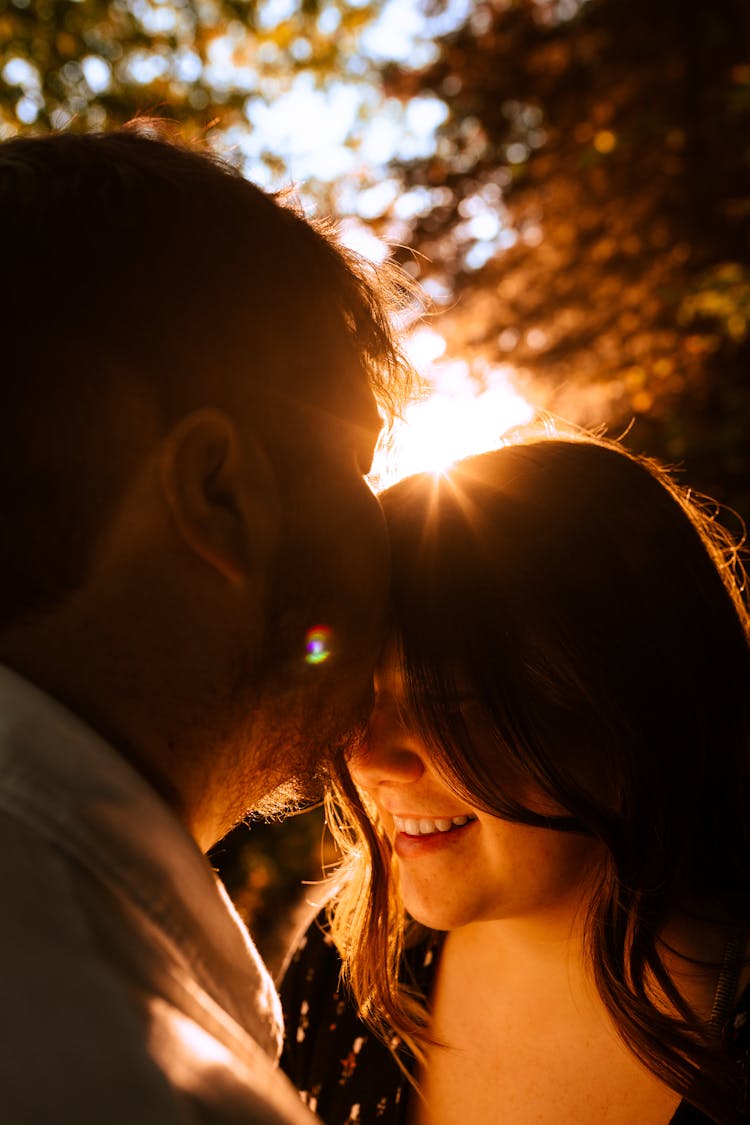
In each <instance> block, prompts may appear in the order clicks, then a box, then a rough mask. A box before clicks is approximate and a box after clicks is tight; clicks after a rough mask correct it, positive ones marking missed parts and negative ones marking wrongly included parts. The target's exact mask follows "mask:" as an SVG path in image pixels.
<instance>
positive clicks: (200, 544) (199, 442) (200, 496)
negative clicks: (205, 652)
mask: <svg viewBox="0 0 750 1125" xmlns="http://www.w3.org/2000/svg"><path fill="white" fill-rule="evenodd" d="M261 478H262V479H261ZM161 485H162V489H163V492H164V496H165V499H166V502H167V505H168V507H169V509H170V512H171V515H172V519H173V522H174V527H175V530H176V531H177V533H178V535H179V536H180V537H181V539H182V540H183V541H184V543H185V544H186V545H187V546H188V547H189V548H190V550H192V551H193V552H194V554H195V555H197V556H198V557H199V558H201V559H203V560H204V562H206V563H207V564H208V565H209V566H211V567H213V569H214V570H216V571H218V572H219V573H220V574H221V575H223V576H224V578H226V579H227V580H228V581H229V582H231V583H232V584H233V585H236V586H241V585H244V584H245V582H246V581H247V580H248V578H249V576H250V574H251V573H252V572H253V571H257V569H258V567H259V566H260V565H263V564H264V563H265V562H266V558H265V556H267V555H268V553H269V551H270V550H271V546H272V545H271V542H270V541H271V540H272V539H275V533H276V526H277V518H276V516H277V513H276V507H277V502H276V496H275V488H274V487H273V481H272V475H271V471H270V467H269V466H268V463H267V461H266V460H265V458H264V457H263V456H262V455H261V453H260V451H259V450H258V449H256V448H255V447H254V446H253V447H252V448H250V447H249V443H248V441H247V440H246V441H244V442H243V441H242V440H241V438H240V435H239V432H238V429H237V426H236V425H235V423H234V422H233V421H232V419H231V418H230V417H228V415H226V414H225V413H224V412H223V411H221V410H219V409H218V408H215V407H204V408H202V409H200V410H196V411H194V412H193V413H191V414H188V415H187V416H186V417H184V418H181V419H180V421H179V422H178V423H177V424H176V425H175V426H174V427H173V429H172V430H171V431H170V432H169V434H168V435H167V437H166V438H165V439H164V443H163V448H162V456H161Z"/></svg>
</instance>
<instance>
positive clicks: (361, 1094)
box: [280, 916, 750, 1125]
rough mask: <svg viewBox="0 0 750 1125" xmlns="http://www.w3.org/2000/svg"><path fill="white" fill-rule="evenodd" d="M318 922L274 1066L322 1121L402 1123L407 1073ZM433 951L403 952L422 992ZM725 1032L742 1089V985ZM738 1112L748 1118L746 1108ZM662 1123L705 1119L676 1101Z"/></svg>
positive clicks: (296, 977) (293, 976)
mask: <svg viewBox="0 0 750 1125" xmlns="http://www.w3.org/2000/svg"><path fill="white" fill-rule="evenodd" d="M324 924H325V923H324V920H323V918H322V916H319V918H318V919H316V921H314V922H313V923H312V925H311V926H310V927H309V928H308V930H307V932H306V933H305V936H304V937H303V939H302V941H301V942H300V944H299V945H298V947H297V949H296V950H295V952H294V954H293V956H292V959H291V961H290V962H289V965H288V967H287V970H286V973H285V974H284V978H283V980H282V983H281V989H280V991H281V1002H282V1005H283V1008H284V1019H285V1023H286V1039H285V1043H284V1051H283V1054H282V1056H281V1066H282V1069H283V1070H284V1071H285V1072H286V1073H287V1075H288V1076H289V1078H290V1079H291V1081H292V1082H293V1084H294V1085H295V1086H296V1087H297V1089H298V1090H299V1091H300V1095H301V1097H302V1100H303V1101H304V1102H305V1103H306V1105H308V1106H309V1107H310V1109H312V1110H313V1111H314V1112H315V1113H317V1114H318V1116H319V1117H320V1118H321V1120H322V1121H324V1122H325V1125H354V1123H359V1125H405V1123H406V1111H407V1106H408V1101H409V1094H410V1091H411V1086H410V1084H409V1081H408V1079H407V1078H406V1076H405V1075H404V1073H403V1072H402V1070H401V1069H400V1067H399V1066H398V1064H397V1062H396V1060H395V1059H394V1056H393V1054H392V1053H391V1051H390V1050H389V1048H388V1047H387V1046H386V1045H385V1043H383V1042H382V1041H381V1040H380V1039H379V1038H378V1037H377V1036H376V1035H375V1034H374V1033H373V1032H372V1031H371V1030H370V1029H369V1028H368V1027H367V1026H366V1025H365V1024H364V1023H362V1021H361V1020H360V1019H359V1017H358V1015H357V1009H356V1006H355V1004H354V1001H353V999H352V998H351V996H350V995H348V994H347V993H346V991H345V990H344V989H343V988H342V986H341V984H340V981H339V973H340V970H341V961H340V959H339V955H338V952H337V950H336V948H335V946H334V945H333V943H332V941H331V940H330V938H329V937H328V935H327V934H326V933H325V932H324V929H323V927H324ZM439 951H440V942H439V940H436V939H435V938H433V939H431V940H430V941H427V942H423V943H422V944H421V945H418V946H415V948H414V949H412V950H410V951H409V953H408V954H407V958H408V961H409V963H410V970H411V972H412V973H413V975H414V978H415V983H416V984H418V986H419V987H420V988H421V989H422V991H423V992H424V993H425V994H429V992H430V989H431V985H432V980H433V976H434V972H435V968H436V965H437V959H438V956H439ZM725 1036H726V1038H727V1039H728V1040H729V1042H730V1043H731V1045H732V1048H733V1051H734V1052H735V1054H736V1057H737V1060H738V1065H739V1066H741V1068H742V1072H743V1075H744V1080H745V1088H746V1090H747V1083H748V1079H749V1078H750V988H747V989H745V991H744V992H743V994H742V996H741V998H740V1001H739V1003H738V1004H737V1006H736V1007H735V1009H734V1012H733V1013H732V1015H731V1016H730V1018H729V1020H728V1022H727V1024H726V1026H725ZM392 1046H393V1048H394V1049H395V1050H396V1051H397V1052H398V1053H399V1057H400V1058H401V1060H402V1062H403V1064H404V1066H405V1067H406V1069H407V1070H409V1071H411V1070H412V1068H413V1066H414V1057H413V1055H412V1054H411V1052H410V1051H408V1050H407V1048H406V1047H405V1046H404V1045H403V1044H402V1043H400V1041H399V1040H398V1038H397V1037H396V1036H394V1038H393V1040H392ZM746 1109H747V1107H746ZM744 1119H745V1118H743V1120H744ZM746 1119H747V1120H748V1121H750V1112H749V1113H748V1115H747V1118H746ZM670 1125H711V1119H710V1118H709V1117H707V1116H706V1115H705V1114H704V1113H702V1112H701V1111H700V1110H697V1109H695V1108H694V1107H692V1106H690V1105H689V1104H688V1103H687V1102H682V1103H681V1104H680V1106H679V1107H678V1109H677V1111H676V1113H675V1114H674V1116H673V1117H672V1120H671V1122H670Z"/></svg>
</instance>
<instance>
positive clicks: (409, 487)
mask: <svg viewBox="0 0 750 1125" xmlns="http://www.w3.org/2000/svg"><path fill="white" fill-rule="evenodd" d="M382 499H383V504H384V508H385V512H386V517H387V521H388V526H389V530H390V536H391V542H392V551H393V633H392V638H391V641H390V643H389V645H388V646H387V648H386V651H385V653H384V655H383V658H382V660H381V663H380V666H379V669H378V675H377V680H376V701H375V707H374V711H373V715H372V720H371V723H370V727H369V732H368V737H367V739H366V744H365V745H364V746H363V747H361V748H359V749H358V750H357V751H356V752H353V753H352V755H351V756H350V759H349V762H348V765H347V766H346V767H342V769H341V772H340V776H339V777H338V779H337V798H338V806H339V809H340V810H341V811H340V813H339V814H338V821H337V823H338V828H337V832H338V835H339V838H340V842H341V844H342V847H343V849H344V854H345V865H344V871H343V877H342V882H341V885H340V887H339V890H338V892H337V894H336V896H335V898H334V900H333V902H332V903H331V905H330V908H329V912H330V914H331V935H332V936H329V935H328V934H326V933H325V932H324V930H323V923H322V920H319V921H318V922H316V923H315V924H314V925H313V926H312V927H310V929H309V931H308V934H307V937H306V940H305V941H304V943H303V945H302V947H301V948H300V949H299V950H298V951H297V953H296V955H295V958H294V959H293V960H292V963H291V965H290V968H289V970H288V972H287V976H286V979H285V982H284V985H283V989H282V996H283V999H284V1002H285V1007H286V1017H287V1026H288V1035H289V1038H288V1043H287V1047H286V1051H285V1056H284V1060H285V1061H284V1065H285V1067H286V1069H287V1071H288V1073H289V1074H290V1076H291V1077H292V1080H293V1081H295V1082H296V1084H297V1085H298V1087H299V1088H300V1089H301V1090H302V1091H303V1092H304V1096H305V1097H306V1100H308V1102H310V1103H311V1104H312V1105H313V1106H314V1107H315V1108H316V1109H317V1112H318V1113H319V1114H320V1115H321V1117H322V1118H323V1120H324V1121H326V1123H327V1125H343V1123H344V1122H346V1121H362V1122H370V1121H384V1122H403V1123H407V1125H456V1123H458V1122H464V1121H466V1122H471V1123H474V1122H482V1123H483V1125H484V1123H492V1122H498V1123H499V1122H503V1123H504V1125H516V1123H527V1122H550V1123H555V1125H560V1123H567V1122H570V1123H575V1125H589V1123H590V1125H602V1123H603V1122H606V1123H607V1125H666V1123H667V1122H670V1121H672V1122H674V1123H675V1125H687V1123H688V1122H707V1121H714V1122H720V1123H721V1125H734V1123H736V1122H741V1121H747V1120H750V1115H749V1114H748V1104H747V1103H748V1090H747V1087H748V1073H749V1072H750V1068H749V1067H748V1056H749V1054H750V1019H748V1009H749V1008H750V989H747V986H748V982H749V981H750V974H749V972H748V963H747V961H746V945H747V939H748V928H749V926H750V846H749V841H748V825H749V824H750V818H749V817H748V812H749V811H750V810H749V809H748V804H749V801H748V775H749V754H750V733H749V732H750V722H749V718H748V700H749V697H750V690H749V687H750V648H749V645H748V636H749V632H750V631H749V629H748V615H747V611H746V608H745V607H744V605H743V603H742V599H741V593H740V586H739V582H738V579H737V573H738V570H739V567H738V565H732V564H733V563H734V564H736V563H737V559H736V552H734V551H733V550H732V548H731V544H729V543H728V541H727V539H726V537H723V536H722V534H721V532H720V530H719V528H718V527H717V526H715V525H713V524H712V523H711V521H710V520H709V519H708V518H707V517H706V516H705V515H704V513H703V512H702V510H701V509H700V508H699V507H698V506H697V505H696V504H695V503H693V502H692V501H691V500H690V498H689V496H688V495H687V494H686V493H683V492H681V491H680V490H679V489H678V488H677V486H676V485H675V484H674V483H673V481H672V480H671V478H670V477H669V476H668V475H667V474H666V473H664V472H663V471H662V470H661V469H660V468H659V467H657V466H656V465H655V464H653V463H652V462H649V461H647V460H645V459H638V458H636V457H634V456H632V455H630V454H628V453H627V452H626V451H625V450H623V449H622V448H621V447H619V446H617V445H616V444H615V443H612V442H608V441H604V440H598V439H593V438H592V439H589V438H586V439H583V438H578V439H557V438H540V439H532V440H529V441H526V442H524V443H519V444H513V445H509V446H507V447H505V448H503V449H501V450H499V451H497V452H495V453H489V454H484V455H481V456H478V457H473V458H470V459H468V460H466V461H464V462H462V463H461V464H460V465H458V466H456V467H455V468H454V470H453V471H451V473H450V474H449V475H448V476H447V477H446V478H444V479H435V478H434V477H433V476H431V475H430V474H423V475H419V476H416V477H413V478H410V479H407V480H405V481H402V482H401V483H400V484H398V485H396V486H395V487H394V488H392V489H390V490H389V491H388V492H387V493H385V494H384V496H383V497H382ZM347 824H350V825H353V827H352V828H351V829H347V828H346V825H347ZM332 941H334V942H335V946H334V945H333V944H332ZM336 947H337V948H336ZM337 949H338V952H337ZM339 953H340V956H341V958H342V960H343V968H344V983H342V984H341V985H339V980H338V978H339V969H340V962H339ZM407 1074H408V1075H409V1077H408V1078H407V1077H406V1075H407Z"/></svg>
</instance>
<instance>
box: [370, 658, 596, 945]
mask: <svg viewBox="0 0 750 1125" xmlns="http://www.w3.org/2000/svg"><path fill="white" fill-rule="evenodd" d="M405 713H406V697H405V689H404V683H403V676H402V671H401V667H400V662H399V659H398V651H397V649H396V647H395V645H391V646H389V647H388V649H386V653H385V655H384V656H383V658H382V659H381V662H380V664H379V666H378V669H377V673H376V676H375V705H374V708H373V713H372V718H371V721H370V727H369V736H368V740H367V745H366V747H365V748H364V749H363V751H362V752H361V753H359V754H357V755H356V756H355V757H354V758H353V759H352V760H351V761H350V763H349V768H350V771H351V774H352V777H353V779H354V781H355V783H356V784H357V786H358V787H359V788H360V789H361V790H363V791H364V793H365V794H366V796H367V797H369V798H370V800H371V801H372V803H373V804H374V806H375V808H376V809H377V815H378V818H379V819H380V821H381V822H382V824H383V827H384V829H385V831H386V833H387V835H388V838H389V839H390V841H391V844H392V847H393V851H394V855H395V856H396V863H397V865H398V870H399V877H400V887H401V895H402V898H403V902H404V906H405V907H406V909H407V910H408V912H409V913H410V914H411V915H412V917H413V918H415V919H416V920H417V921H418V922H421V923H423V924H424V925H426V926H430V927H432V928H433V929H438V930H452V929H456V928H458V927H459V926H465V925H468V924H470V923H472V922H480V921H496V920H500V919H509V918H516V919H519V920H520V919H524V920H527V921H529V922H540V923H543V925H544V928H545V932H549V934H550V936H551V930H550V927H553V928H554V927H555V926H556V925H559V926H562V927H563V929H564V930H565V929H567V930H568V931H569V929H570V926H571V924H572V921H573V920H574V919H575V917H576V916H577V913H578V911H579V908H580V907H581V906H582V905H585V902H586V887H587V886H590V883H589V882H588V881H587V875H589V874H590V873H591V872H592V870H593V869H594V866H595V860H596V856H597V849H598V845H597V844H596V842H595V841H593V840H591V839H590V838H589V837H584V836H580V835H576V834H571V833H563V832H555V831H551V830H549V829H547V828H535V827H531V826H529V825H525V824H518V823H514V822H513V821H509V820H502V819H500V818H499V817H495V816H490V815H489V814H488V813H485V812H482V811H480V810H478V809H476V808H473V807H472V806H471V805H470V804H467V802H466V800H465V799H463V798H461V797H459V796H457V795H456V794H455V793H454V792H453V790H452V789H450V788H449V787H448V786H447V785H446V784H445V782H444V781H443V780H442V779H441V778H440V777H439V776H438V774H437V773H436V772H435V770H434V769H433V766H432V764H431V754H430V751H429V749H428V748H427V747H426V746H425V744H424V742H423V741H422V740H421V739H420V737H419V735H418V734H417V733H416V732H415V730H413V729H412V728H411V727H410V725H409V724H408V720H405V719H404V717H403V716H404V714H405ZM516 796H520V797H521V799H522V800H524V801H525V802H526V803H527V805H528V807H530V808H533V809H534V810H535V811H538V812H543V813H547V814H550V815H554V814H558V815H559V814H561V813H564V812H565V810H564V809H560V808H559V807H556V806H552V805H551V803H550V801H549V799H543V798H537V799H536V800H535V799H534V797H533V796H532V795H530V794H528V793H524V794H516Z"/></svg>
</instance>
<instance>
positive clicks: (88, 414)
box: [0, 127, 408, 1125]
mask: <svg viewBox="0 0 750 1125" xmlns="http://www.w3.org/2000/svg"><path fill="white" fill-rule="evenodd" d="M0 214H2V223H3V253H2V262H1V268H2V277H3V280H2V283H0V284H1V285H2V293H1V294H0V316H2V350H1V352H0V364H1V367H2V375H1V378H0V387H1V388H2V391H1V393H2V396H3V419H4V436H3V442H2V443H0V449H1V452H0V461H1V462H2V464H1V465H0V516H1V518H2V556H1V557H2V568H3V570H2V574H1V575H0V577H1V579H2V581H0V661H2V663H3V665H4V667H3V668H0V896H1V897H0V902H2V923H1V924H0V949H1V950H2V959H1V960H0V1020H1V1021H2V1025H3V1033H2V1044H3V1047H2V1051H0V1090H1V1091H2V1095H1V1096H2V1120H3V1121H4V1122H7V1123H8V1125H15V1123H19V1125H20V1123H21V1122H23V1123H24V1125H37V1123H38V1125H49V1123H52V1122H55V1123H57V1122H60V1123H68V1122H69V1123H70V1125H88V1123H90V1125H115V1123H118V1125H119V1123H120V1122H122V1123H123V1125H124V1123H125V1122H127V1123H128V1125H132V1123H135V1122H137V1123H139V1125H151V1123H154V1125H156V1123H157V1122H158V1123H159V1125H170V1123H172V1122H175V1123H176V1122H194V1121H201V1122H202V1121H212V1122H225V1121H226V1122H230V1121H231V1122H235V1121H237V1122H242V1123H244V1125H252V1123H253V1122H269V1123H281V1122H303V1121H306V1120H308V1116H307V1112H306V1111H305V1110H304V1109H303V1107H302V1106H301V1105H300V1103H299V1101H298V1099H297V1097H296V1095H295V1093H294V1091H293V1090H292V1089H291V1087H290V1086H289V1085H288V1084H287V1083H286V1082H285V1080H284V1079H282V1078H281V1077H280V1076H279V1074H278V1073H277V1072H276V1071H275V1068H274V1065H273V1064H274V1061H275V1057H276V1054H277V1052H278V1049H279V1035H280V1031H279V1017H278V1002H277V998H276V994H275V992H274V990H273V987H272V985H271V983H270V981H269V979H268V976H267V974H266V973H265V970H264V969H263V967H262V965H261V963H260V961H259V958H258V957H257V954H256V953H255V951H254V948H253V946H252V944H251V942H250V940H249V938H248V937H247V934H246V932H245V931H244V930H243V928H242V926H241V924H240V923H239V920H238V919H237V917H236V915H235V914H234V912H233V910H232V908H231V906H230V904H229V902H228V900H227V899H226V896H225V895H224V894H223V892H222V890H221V888H220V887H219V885H218V882H217V880H216V878H215V876H214V873H213V872H212V871H211V869H210V867H209V865H208V864H207V862H206V860H205V858H204V857H203V855H202V854H201V852H205V851H206V850H207V849H208V848H210V847H211V846H212V845H213V844H214V843H215V842H216V841H217V840H219V839H220V838H221V837H222V836H223V835H224V834H225V833H226V832H227V831H228V830H229V829H230V828H231V827H232V826H233V825H234V824H236V823H237V822H238V821H239V820H241V819H242V818H243V816H245V815H246V813H247V812H248V811H249V810H250V809H252V808H254V807H259V806H268V804H269V803H272V802H273V800H274V793H275V791H277V790H279V791H281V792H283V793H285V794H286V793H288V791H289V785H290V783H296V784H297V787H298V789H299V787H300V785H302V786H304V784H305V783H306V782H308V783H309V782H311V781H312V780H313V778H314V775H315V774H316V771H317V770H318V767H319V765H320V763H322V762H323V761H324V759H325V757H326V756H327V755H329V754H333V753H336V752H337V751H338V750H340V749H341V747H342V746H343V745H344V744H345V742H346V740H347V738H348V737H349V735H350V734H351V732H352V731H355V730H356V729H357V727H358V724H359V723H360V721H361V718H362V714H363V708H365V707H366V705H367V700H368V694H369V690H370V688H369V685H370V675H371V669H372V664H373V661H374V658H375V655H376V653H377V649H378V646H379V644H380V639H381V627H382V616H383V607H384V599H385V585H386V582H387V562H386V558H387V554H386V544H385V535H384V530H383V525H382V522H381V516H380V510H379V506H378V504H377V501H376V500H375V498H374V496H373V495H372V493H371V492H370V490H369V488H368V486H367V484H366V482H365V481H364V479H363V474H364V473H365V472H366V471H367V469H368V466H369V462H370V459H371V456H372V451H373V446H374V443H375V440H376V438H377V435H378V431H379V428H380V419H379V414H378V410H377V407H376V396H377V398H378V399H379V400H380V403H381V407H382V406H383V405H384V406H385V409H386V410H387V409H388V407H389V405H390V406H391V407H392V406H393V405H394V402H395V401H397V399H398V396H399V395H400V394H401V393H402V392H403V391H405V389H406V387H407V384H408V375H407V374H405V371H406V368H405V367H404V366H403V365H402V363H401V359H400V356H399V353H398V349H397V347H396V345H395V343H394V340H393V338H392V336H391V334H390V330H389V327H388V318H387V308H386V298H385V296H384V294H383V293H382V292H380V291H379V290H378V288H377V286H376V284H375V283H374V281H372V280H369V281H368V280H367V278H366V276H365V274H364V272H363V267H362V265H361V264H355V263H354V262H353V261H351V260H349V259H348V258H347V257H346V256H345V255H344V253H343V251H340V250H338V249H337V248H336V247H335V246H334V245H333V244H332V242H331V241H330V240H329V239H327V238H326V237H324V236H323V235H322V234H321V233H320V232H319V231H317V230H316V229H314V228H313V227H312V226H311V225H309V224H308V223H307V222H305V220H304V219H303V218H302V217H300V216H299V215H298V214H296V213H295V212H294V211H292V210H290V209H287V208H284V207H282V206H280V205H279V204H278V203H277V202H276V201H274V200H273V199H271V198H270V197H268V196H266V195H264V194H263V193H262V192H260V191H259V190H258V189H256V188H254V187H253V186H252V185H250V184H249V183H248V182H247V181H245V180H243V179H242V177H240V176H239V175H238V174H236V173H235V172H234V171H233V170H232V169H230V168H228V167H226V166H224V165H222V164H221V163H219V162H218V161H216V160H215V159H213V158H211V157H209V156H207V155H203V154H198V153H196V152H192V151H189V150H188V149H186V148H183V147H180V146H177V145H174V144H171V143H167V142H166V141H164V140H162V139H159V138H158V136H155V134H154V128H153V127H150V128H147V129H146V131H145V132H144V131H143V130H142V129H141V130H140V131H132V130H131V131H127V130H125V131H122V132H120V133H115V134H109V135H101V136H74V135H58V136H53V137H46V138H25V139H14V140H11V141H9V142H6V143H5V144H3V145H0ZM311 637H313V638H314V640H313V642H311V640H310V638H311ZM311 645H312V648H313V650H314V651H313V655H314V659H313V660H312V661H310V660H306V659H305V657H306V656H308V657H309V656H310V649H311ZM321 658H323V659H321Z"/></svg>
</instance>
